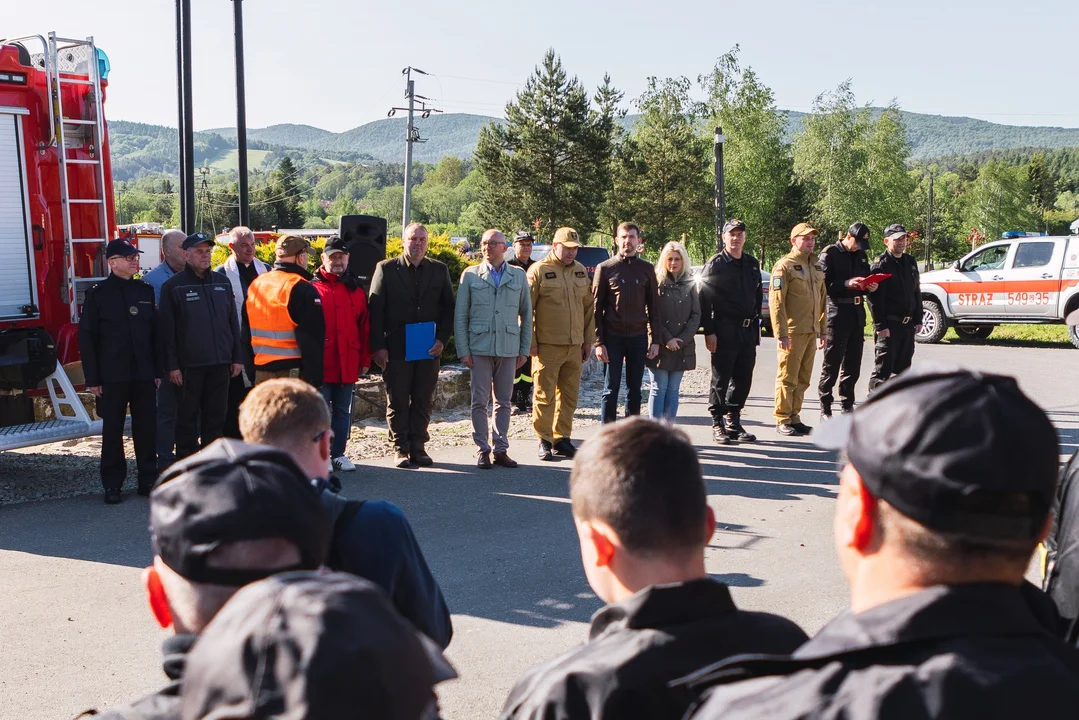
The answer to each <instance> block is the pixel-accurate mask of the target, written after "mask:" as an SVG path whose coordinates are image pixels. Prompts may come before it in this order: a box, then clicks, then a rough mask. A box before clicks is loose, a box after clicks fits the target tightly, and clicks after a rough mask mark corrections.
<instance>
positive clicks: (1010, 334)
mask: <svg viewBox="0 0 1079 720" xmlns="http://www.w3.org/2000/svg"><path fill="white" fill-rule="evenodd" d="M865 336H866V338H872V337H873V324H872V323H871V322H867V323H866V327H865ZM941 342H942V343H947V344H953V343H954V344H963V345H1001V346H1008V345H1014V346H1017V347H1068V348H1070V347H1072V344H1071V341H1070V340H1068V328H1067V326H1066V325H997V326H996V327H994V328H993V333H992V334H991V335H990V336H989V337H988V338H986V339H985V340H960V339H959V335H957V334H956V332H955V328H948V332H947V333H945V334H944V338H943V339H942V340H941Z"/></svg>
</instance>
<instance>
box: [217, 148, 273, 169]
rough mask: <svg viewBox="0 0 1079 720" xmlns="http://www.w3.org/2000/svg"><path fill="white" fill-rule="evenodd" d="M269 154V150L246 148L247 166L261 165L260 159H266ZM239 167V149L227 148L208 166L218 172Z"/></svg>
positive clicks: (255, 166)
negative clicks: (227, 149) (226, 150)
mask: <svg viewBox="0 0 1079 720" xmlns="http://www.w3.org/2000/svg"><path fill="white" fill-rule="evenodd" d="M269 154H270V151H269V150H248V151H247V167H249V168H258V167H262V161H263V160H265V159H266V156H267V155H269ZM237 167H239V151H238V150H229V151H228V152H226V153H225V154H224V155H222V156H221V157H219V158H217V159H216V160H214V161H213V162H212V163H210V168H211V169H213V170H217V171H218V172H229V171H235V170H236V169H237Z"/></svg>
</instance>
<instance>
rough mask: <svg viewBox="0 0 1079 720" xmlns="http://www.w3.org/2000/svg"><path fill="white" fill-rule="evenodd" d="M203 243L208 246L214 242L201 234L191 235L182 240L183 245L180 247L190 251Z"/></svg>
mask: <svg viewBox="0 0 1079 720" xmlns="http://www.w3.org/2000/svg"><path fill="white" fill-rule="evenodd" d="M203 243H209V244H210V245H213V244H214V241H213V240H211V239H210V238H209V237H208V236H206V235H204V234H202V233H192V234H190V235H188V236H187V237H185V238H184V243H183V245H181V246H180V247H182V248H183V249H184V250H190V249H191V248H193V247H195V246H196V245H202V244H203Z"/></svg>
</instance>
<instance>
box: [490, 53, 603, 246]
mask: <svg viewBox="0 0 1079 720" xmlns="http://www.w3.org/2000/svg"><path fill="white" fill-rule="evenodd" d="M606 127H607V126H606V124H605V119H604V115H603V113H602V112H601V111H600V112H597V111H595V110H593V108H592V107H591V106H590V103H589V99H588V96H587V94H586V93H585V90H584V86H583V85H582V84H581V83H580V81H579V80H577V78H576V77H573V78H570V77H569V76H568V75H567V74H566V71H565V69H564V68H563V67H562V61H561V60H560V59H559V58H558V56H557V55H555V52H554V50H548V51H547V53H546V54H545V55H544V58H543V62H542V63H541V64H540V65H539V66H538V67H536V68H535V70H534V71H533V73H532V75H531V76H530V77H529V78H528V80H527V81H526V82H525V86H524V88H523V89H522V90H521V91H519V92H518V93H517V97H516V99H515V100H513V101H512V102H510V103H509V104H507V105H506V121H505V123H504V124H502V125H499V124H498V123H494V122H492V123H491V124H489V125H487V126H486V127H484V128H483V130H482V131H481V132H480V137H479V142H478V143H477V146H476V167H477V169H478V170H479V172H480V175H481V179H482V183H481V194H480V203H481V216H482V218H483V220H484V222H485V223H487V224H490V225H495V226H500V227H503V228H506V229H508V230H509V229H514V228H520V227H532V228H534V229H535V230H536V231H537V232H538V234H539V235H540V237H544V238H549V237H551V236H552V235H553V233H554V231H555V230H556V229H557V228H558V227H560V226H562V225H569V226H572V227H575V228H576V229H577V230H578V231H579V232H580V233H581V234H582V235H587V234H588V233H589V232H591V231H592V230H593V229H595V227H596V225H597V219H598V212H599V206H600V203H601V202H602V201H603V197H604V193H605V191H606V185H607V180H606V179H607V177H608V175H607V172H608V171H607V167H606V166H607V161H608V157H609V155H610V137H609V131H608V130H607V129H606Z"/></svg>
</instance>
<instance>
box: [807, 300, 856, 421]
mask: <svg viewBox="0 0 1079 720" xmlns="http://www.w3.org/2000/svg"><path fill="white" fill-rule="evenodd" d="M826 322H827V325H828V334H827V336H826V338H825V341H824V361H823V362H822V364H821V371H820V382H819V383H818V385H817V391H818V392H819V393H820V405H821V410H822V411H824V410H828V411H830V410H831V409H832V401H833V400H835V397H834V396H833V395H832V389H833V388H834V387H835V384H836V380H837V379H838V380H839V402H840V404H841V405H842V407H843V409H845V410H851V409H853V408H854V386H855V385H856V384H857V383H858V378H859V377H860V376H861V374H862V349H863V347H864V346H865V306H864V305H862V304H858V305H855V304H854V303H849V304H844V303H840V304H838V305H837V304H835V303H833V302H831V300H830V299H829V302H828V315H827V318H826Z"/></svg>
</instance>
